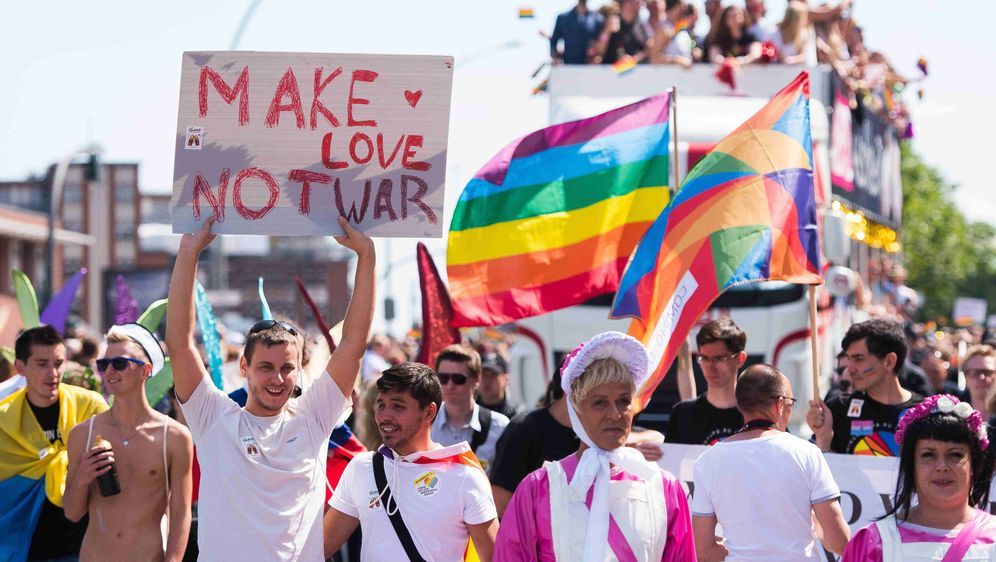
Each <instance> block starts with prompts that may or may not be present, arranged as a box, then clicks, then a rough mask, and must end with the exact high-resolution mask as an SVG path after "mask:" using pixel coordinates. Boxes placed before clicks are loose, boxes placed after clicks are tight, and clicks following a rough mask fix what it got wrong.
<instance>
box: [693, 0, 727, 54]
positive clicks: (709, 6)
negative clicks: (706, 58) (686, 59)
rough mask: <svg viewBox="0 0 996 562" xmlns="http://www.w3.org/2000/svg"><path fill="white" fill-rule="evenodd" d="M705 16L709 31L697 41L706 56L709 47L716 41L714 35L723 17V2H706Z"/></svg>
mask: <svg viewBox="0 0 996 562" xmlns="http://www.w3.org/2000/svg"><path fill="white" fill-rule="evenodd" d="M705 15H706V17H707V18H709V31H708V32H707V33H706V35H705V36H704V37H700V38H699V39H698V43H699V45H702V51H703V53H706V54H707V53H708V52H709V46H710V45H712V44H713V42H715V40H716V33H717V32H719V28H720V19H721V18H722V17H723V1H722V0H706V3H705Z"/></svg>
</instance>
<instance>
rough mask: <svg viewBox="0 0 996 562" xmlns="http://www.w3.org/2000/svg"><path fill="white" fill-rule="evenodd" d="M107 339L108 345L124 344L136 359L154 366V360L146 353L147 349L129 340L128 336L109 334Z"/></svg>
mask: <svg viewBox="0 0 996 562" xmlns="http://www.w3.org/2000/svg"><path fill="white" fill-rule="evenodd" d="M105 339H106V340H107V344H108V345H110V344H113V343H120V344H124V345H125V346H127V347H128V349H129V350H131V352H132V354H133V355H135V358H136V359H141V360H142V361H145V362H146V363H148V364H149V365H151V364H152V358H151V357H149V354H148V353H146V351H145V348H144V347H142V346H141V345H140V344H139V343H138V342H137V341H135V340H133V339H131V338H129V337H128V336H126V335H123V334H119V333H117V332H114V333H110V334H107V337H106V338H105Z"/></svg>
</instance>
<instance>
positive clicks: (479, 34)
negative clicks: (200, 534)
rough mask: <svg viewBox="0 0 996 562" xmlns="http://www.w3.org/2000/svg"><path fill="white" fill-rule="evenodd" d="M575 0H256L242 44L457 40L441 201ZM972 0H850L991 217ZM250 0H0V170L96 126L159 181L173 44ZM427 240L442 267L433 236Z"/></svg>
mask: <svg viewBox="0 0 996 562" xmlns="http://www.w3.org/2000/svg"><path fill="white" fill-rule="evenodd" d="M590 4H591V5H592V6H598V5H600V4H601V2H598V1H593V2H591V3H590ZM784 4H785V2H784V0H769V13H770V14H772V15H774V16H780V14H781V12H782V10H783V8H784ZM572 5H573V4H572V2H570V1H569V0H565V1H556V2H552V1H533V2H528V1H521V2H511V1H508V0H488V1H486V2H485V1H467V0H432V1H422V2H411V1H407V2H403V1H400V0H384V1H382V2H344V1H332V0H326V1H324V2H318V1H313V0H295V1H281V2H277V1H276V0H264V1H262V2H261V3H260V4H259V6H258V9H257V10H256V11H255V13H254V14H253V17H252V18H251V20H250V21H249V24H248V26H247V27H246V30H245V33H244V35H243V36H242V40H241V44H240V48H241V49H243V50H260V51H271V50H272V51H317V52H364V53H414V54H445V55H453V56H455V57H456V63H457V64H456V69H457V70H456V72H455V76H454V89H453V105H452V112H451V119H452V120H451V132H450V152H449V166H448V182H447V185H448V189H447V198H448V199H449V200H450V201H452V200H454V199H455V198H456V197H457V196H458V194H459V191H460V189H462V186H463V184H464V183H465V182H466V180H467V179H468V178H469V176H470V175H471V174H473V172H474V171H476V169H477V168H478V167H480V166H481V165H482V164H483V163H484V162H485V161H486V160H487V159H488V158H489V157H490V156H491V155H492V154H493V153H494V152H495V151H497V150H498V149H499V148H501V147H502V146H503V145H504V144H506V143H507V142H509V141H510V140H512V139H513V138H515V137H517V136H519V135H521V134H523V133H526V132H528V131H530V130H533V129H536V128H540V127H542V126H544V125H545V124H546V115H547V111H546V110H547V106H546V99H545V98H544V97H542V96H537V97H533V96H531V95H530V90H531V88H532V86H533V85H534V83H535V82H536V81H535V80H532V79H530V77H529V74H530V73H531V72H532V71H533V69H535V68H536V67H537V66H538V65H539V64H540V63H541V62H542V61H543V60H544V59H545V57H546V54H547V45H546V42H545V40H543V39H542V38H541V37H540V36H539V34H538V31H539V30H540V29H543V30H547V31H549V30H550V28H551V27H552V23H553V18H554V17H555V15H556V13H557V12H560V11H564V10H566V9H568V8H570V7H571V6H572ZM968 5H969V4H968V3H958V4H951V5H949V6H945V7H943V8H942V7H940V6H941V5H940V4H939V3H937V2H933V1H928V0H906V1H904V2H883V1H881V0H876V1H872V0H856V2H855V7H854V10H853V13H854V16H855V17H856V18H857V19H858V20H859V22H860V23H861V24H862V25H863V26H864V28H865V30H866V41H867V42H868V44H869V46H870V47H871V48H873V49H878V50H882V51H884V52H885V53H886V55H887V56H888V57H889V58H890V59H891V60H892V61H893V62H894V63H895V65H896V66H897V67H898V69H899V70H900V71H901V72H906V73H909V74H914V73H915V62H916V60H917V58H918V57H919V56H921V55H923V56H926V57H927V58H928V60H929V61H930V68H931V73H930V77H929V79H928V80H927V81H926V82H925V84H924V88H925V91H926V97H925V99H924V101H923V102H919V103H917V104H915V107H914V115H915V117H916V132H917V138H916V140H915V146H916V149H917V150H918V151H919V152H920V153H921V154H922V155H923V156H924V157H925V158H926V160H927V161H928V162H929V163H931V164H933V165H935V166H937V167H938V168H940V169H941V171H942V172H943V173H944V175H945V176H946V177H947V178H948V179H950V180H952V181H954V182H956V183H959V184H961V186H962V187H961V189H959V191H958V192H957V199H958V203H959V206H960V207H961V209H962V210H963V211H964V212H965V213H966V214H967V215H968V216H969V217H970V218H972V219H974V220H987V221H990V222H996V194H994V190H993V187H992V180H991V172H990V170H991V166H990V165H989V162H988V158H986V157H985V156H984V152H983V151H985V150H987V149H988V142H987V141H988V139H989V137H990V135H991V132H992V131H994V130H996V116H994V115H996V112H994V111H993V107H992V106H993V102H994V101H996V93H994V88H996V75H994V74H993V72H992V68H993V67H994V64H993V61H994V58H996V41H993V40H992V38H991V37H990V35H991V33H992V32H991V30H990V29H989V27H990V25H989V24H990V22H992V21H993V20H994V17H993V16H996V4H993V3H989V2H986V3H981V2H977V3H971V9H970V11H969V8H968V7H967V6H968ZM248 6H249V2H228V1H226V2H203V1H199V2H194V1H190V0H177V1H171V2H124V1H117V0H113V1H106V2H99V3H81V2H73V3H68V2H67V3H58V4H54V3H48V2H17V3H11V4H9V5H7V6H5V10H4V17H3V18H2V21H0V52H2V53H3V62H2V66H0V68H2V69H3V74H4V80H3V83H4V87H3V88H0V107H3V108H4V109H3V111H0V179H4V180H10V179H20V178H23V177H25V176H27V175H28V174H30V173H42V172H43V171H44V170H45V168H46V167H47V166H48V165H49V164H50V163H52V162H54V161H56V160H58V159H59V158H61V157H62V156H63V155H65V154H66V153H68V152H70V151H72V150H74V149H76V148H79V147H80V146H83V145H85V144H86V143H88V142H90V141H96V142H98V143H100V144H101V145H103V147H104V149H105V158H106V159H108V160H112V161H129V162H139V163H140V164H141V167H140V170H141V178H140V187H141V188H142V189H143V190H144V191H149V192H166V191H168V190H169V189H170V186H171V184H172V164H173V154H172V150H173V142H174V134H175V127H176V106H177V93H178V88H179V74H180V57H181V53H182V52H183V51H188V50H225V49H228V48H229V46H230V44H231V42H232V39H233V36H234V34H235V30H236V29H237V27H238V24H239V21H240V20H241V18H242V16H243V14H244V13H245V11H246V8H247V7H248ZM520 6H530V7H533V8H534V9H535V12H536V16H537V17H536V19H534V20H519V19H518V18H517V9H518V8H519V7H520ZM986 37H989V39H988V40H987V39H986ZM448 207H449V208H452V207H451V206H450V205H448ZM395 245H398V246H400V245H401V243H400V242H399V243H395ZM408 246H411V249H409V248H408ZM430 247H431V248H432V249H433V251H434V254H436V256H437V262H440V267H441V268H442V263H441V262H442V260H443V254H442V248H443V245H442V243H441V241H434V242H433V243H432V244H430ZM413 248H414V244H413V243H411V244H407V243H406V244H404V249H402V248H400V247H399V248H397V249H395V250H394V252H393V254H392V255H393V256H399V255H400V256H404V258H403V259H404V260H405V261H406V262H408V263H409V264H411V260H410V259H409V258H408V257H407V256H408V254H409V253H411V252H412V251H413ZM395 259H398V258H397V257H395ZM400 272H401V271H399V273H400ZM392 277H395V276H394V275H392ZM404 277H405V279H406V280H405V281H403V282H401V283H402V285H403V286H399V287H396V288H395V290H396V291H397V292H398V293H401V294H407V293H408V292H410V291H409V289H411V286H410V285H411V284H410V282H409V280H408V279H409V278H410V277H411V276H410V275H404ZM410 300H411V299H410V297H408V296H406V297H404V299H403V300H399V305H400V306H401V307H402V308H404V309H406V308H407V305H408V304H409V302H403V301H410Z"/></svg>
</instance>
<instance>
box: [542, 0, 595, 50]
mask: <svg viewBox="0 0 996 562" xmlns="http://www.w3.org/2000/svg"><path fill="white" fill-rule="evenodd" d="M604 25H605V18H604V17H603V16H602V14H601V13H600V12H598V11H592V10H589V9H588V2H587V0H578V4H577V6H574V8H572V9H571V10H570V11H567V12H564V13H562V14H560V15H558V16H557V21H556V23H554V25H553V33H551V34H550V58H551V59H552V60H553V63H554V64H557V63H564V64H586V63H587V62H588V58H589V57H590V55H591V48H592V44H593V43H594V41H595V38H596V37H598V34H599V32H601V31H602V26H604ZM561 41H563V42H564V46H563V48H561V46H560V42H561Z"/></svg>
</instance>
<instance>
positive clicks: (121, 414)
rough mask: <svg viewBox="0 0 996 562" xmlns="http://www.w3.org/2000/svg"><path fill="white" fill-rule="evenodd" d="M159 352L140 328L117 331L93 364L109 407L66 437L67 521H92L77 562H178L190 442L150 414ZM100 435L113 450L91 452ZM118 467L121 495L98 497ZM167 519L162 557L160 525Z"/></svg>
mask: <svg viewBox="0 0 996 562" xmlns="http://www.w3.org/2000/svg"><path fill="white" fill-rule="evenodd" d="M163 363H164V356H163V350H162V348H161V347H160V346H159V342H157V341H156V339H155V336H153V335H152V333H150V332H149V331H148V330H146V329H145V328H144V327H142V326H141V325H139V324H125V325H123V326H114V327H112V328H111V330H110V331H109V332H108V333H107V351H106V352H105V354H104V358H103V359H100V360H98V361H97V369H98V370H100V371H101V373H102V374H103V376H104V383H105V384H106V385H107V390H108V391H109V392H110V393H111V394H112V395H114V402H113V404H114V406H113V407H112V408H111V409H110V410H108V411H107V412H104V413H103V414H100V415H98V416H95V417H94V418H92V420H91V422H92V423H90V422H84V423H81V424H79V425H77V426H76V427H75V428H74V429H73V431H72V433H70V435H69V445H68V451H69V475H68V478H67V481H66V493H65V497H64V499H63V507H64V509H65V511H66V517H67V518H69V519H71V520H74V521H75V520H79V519H80V518H82V517H83V516H84V515H85V514H87V513H88V512H89V514H90V524H89V526H88V527H87V530H86V536H85V537H84V538H83V547H82V549H81V550H80V559H81V560H84V561H85V560H166V561H179V560H182V559H183V553H184V551H185V550H186V547H187V536H188V534H189V531H190V493H191V488H192V482H193V480H192V476H191V462H192V458H193V440H192V439H191V437H190V432H189V431H187V428H186V427H184V426H183V425H181V424H179V423H176V422H174V421H172V420H170V419H169V418H168V417H167V416H164V415H162V414H160V413H159V412H156V411H155V410H153V409H152V408H151V407H149V402H148V399H147V398H146V396H145V381H146V380H148V379H149V377H151V376H152V375H154V374H155V373H157V372H159V369H161V368H162V366H163ZM98 435H100V436H101V437H102V438H103V439H104V440H106V441H108V442H110V444H111V450H107V449H105V448H103V447H98V446H95V445H94V440H95V439H96V437H97V436H98ZM112 463H113V465H114V466H116V467H117V474H118V482H119V483H120V487H121V493H119V494H117V495H113V496H109V497H104V496H102V495H101V494H100V491H99V488H98V486H97V477H98V476H100V475H101V474H104V473H106V472H108V471H109V470H110V468H111V464H112ZM164 513H167V514H168V516H169V519H168V521H169V525H168V528H169V533H168V537H167V541H166V550H165V553H164V552H163V539H162V533H161V530H160V528H161V527H160V523H161V520H162V517H163V514H164Z"/></svg>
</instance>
